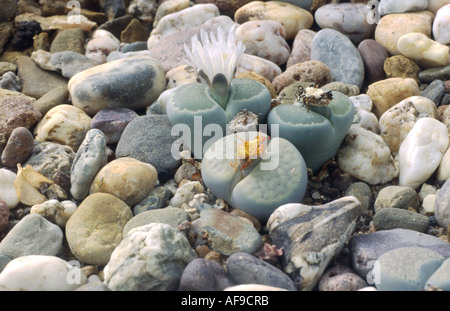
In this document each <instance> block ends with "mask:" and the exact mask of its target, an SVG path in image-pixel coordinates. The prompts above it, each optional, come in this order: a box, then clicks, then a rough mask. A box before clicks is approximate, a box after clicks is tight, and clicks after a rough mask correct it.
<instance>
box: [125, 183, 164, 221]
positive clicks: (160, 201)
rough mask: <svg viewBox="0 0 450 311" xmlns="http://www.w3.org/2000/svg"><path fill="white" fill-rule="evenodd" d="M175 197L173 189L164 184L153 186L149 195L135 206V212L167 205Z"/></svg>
mask: <svg viewBox="0 0 450 311" xmlns="http://www.w3.org/2000/svg"><path fill="white" fill-rule="evenodd" d="M172 197H173V193H172V191H170V189H168V188H167V187H164V186H159V187H155V188H153V189H152V190H151V191H150V193H149V194H148V195H147V197H146V198H145V199H144V200H142V201H141V202H139V203H138V204H137V205H135V206H134V207H133V214H134V215H137V214H139V213H143V212H145V211H150V210H155V209H159V208H163V207H166V206H167V205H168V204H169V201H170V199H171V198H172Z"/></svg>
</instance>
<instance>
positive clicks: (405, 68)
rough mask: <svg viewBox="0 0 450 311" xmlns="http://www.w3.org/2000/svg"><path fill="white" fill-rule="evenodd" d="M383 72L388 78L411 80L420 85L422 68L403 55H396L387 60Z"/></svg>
mask: <svg viewBox="0 0 450 311" xmlns="http://www.w3.org/2000/svg"><path fill="white" fill-rule="evenodd" d="M383 70H384V72H385V73H386V77H387V78H411V79H414V80H416V82H417V83H418V84H419V83H420V81H419V72H420V70H421V68H420V66H419V65H417V64H416V63H415V62H414V61H412V60H411V59H409V58H407V57H405V56H403V55H394V56H391V57H389V58H387V59H386V61H385V62H384V64H383Z"/></svg>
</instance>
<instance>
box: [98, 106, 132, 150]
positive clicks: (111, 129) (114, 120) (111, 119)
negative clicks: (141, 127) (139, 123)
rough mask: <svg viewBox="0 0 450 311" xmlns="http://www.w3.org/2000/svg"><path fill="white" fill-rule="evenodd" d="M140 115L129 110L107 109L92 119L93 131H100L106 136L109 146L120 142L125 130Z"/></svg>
mask: <svg viewBox="0 0 450 311" xmlns="http://www.w3.org/2000/svg"><path fill="white" fill-rule="evenodd" d="M138 116H139V115H138V114H137V113H136V112H135V111H133V110H131V109H127V108H105V109H102V110H100V111H99V112H97V114H96V115H95V116H94V117H93V118H92V121H91V129H94V128H95V129H99V130H101V131H102V132H103V134H105V137H106V142H107V143H108V144H115V143H117V142H119V140H120V136H122V133H123V130H124V129H125V127H126V126H127V125H128V123H130V122H131V121H132V120H134V119H135V118H137V117H138Z"/></svg>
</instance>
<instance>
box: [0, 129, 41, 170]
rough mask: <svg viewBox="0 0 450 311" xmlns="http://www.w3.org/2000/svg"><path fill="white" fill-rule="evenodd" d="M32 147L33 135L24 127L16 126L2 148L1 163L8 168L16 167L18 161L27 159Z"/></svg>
mask: <svg viewBox="0 0 450 311" xmlns="http://www.w3.org/2000/svg"><path fill="white" fill-rule="evenodd" d="M33 148H34V137H33V134H31V132H30V131H29V130H28V129H27V128H25V127H16V128H15V129H14V131H12V133H11V136H9V139H8V142H7V144H6V146H5V149H3V153H2V163H3V165H4V166H6V167H9V168H17V164H18V163H22V162H24V161H25V160H27V159H28V158H29V157H30V155H31V153H32V152H33Z"/></svg>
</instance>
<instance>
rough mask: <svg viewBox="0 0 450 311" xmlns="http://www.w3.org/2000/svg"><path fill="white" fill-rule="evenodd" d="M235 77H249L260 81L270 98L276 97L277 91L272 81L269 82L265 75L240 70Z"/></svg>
mask: <svg viewBox="0 0 450 311" xmlns="http://www.w3.org/2000/svg"><path fill="white" fill-rule="evenodd" d="M236 79H250V80H255V81H258V82H261V83H262V84H264V85H265V86H266V87H267V89H268V90H269V92H270V96H271V97H272V98H275V97H277V92H276V90H275V87H274V86H273V84H272V82H270V81H269V80H268V79H267V78H266V77H263V76H261V75H259V74H257V73H255V72H253V71H242V72H240V73H239V74H238V75H237V76H236Z"/></svg>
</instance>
